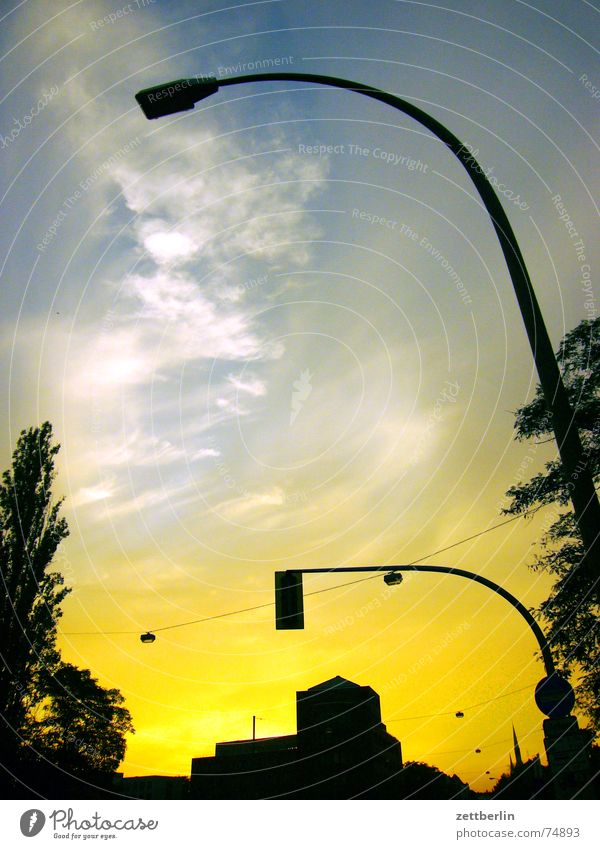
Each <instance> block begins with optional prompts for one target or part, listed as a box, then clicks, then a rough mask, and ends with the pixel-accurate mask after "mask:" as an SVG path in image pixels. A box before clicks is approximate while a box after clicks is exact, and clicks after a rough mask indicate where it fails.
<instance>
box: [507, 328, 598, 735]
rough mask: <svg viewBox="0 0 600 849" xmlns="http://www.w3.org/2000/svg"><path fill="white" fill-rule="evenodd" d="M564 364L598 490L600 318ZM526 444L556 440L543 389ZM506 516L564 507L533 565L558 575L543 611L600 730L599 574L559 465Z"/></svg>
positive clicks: (524, 487)
mask: <svg viewBox="0 0 600 849" xmlns="http://www.w3.org/2000/svg"><path fill="white" fill-rule="evenodd" d="M558 362H559V366H560V368H561V372H562V374H563V379H564V382H565V386H566V388H567V392H568V394H569V397H570V400H571V404H572V407H573V409H574V411H575V421H576V424H577V427H578V428H579V433H580V435H581V441H582V444H583V448H584V451H585V454H586V458H587V462H588V465H589V468H590V470H591V472H592V475H593V478H594V481H595V482H596V484H597V483H598V480H599V478H600V319H598V318H597V319H593V320H592V319H590V320H585V321H582V322H581V323H580V324H579V325H578V326H577V327H576V328H575V329H574V330H572V331H571V332H570V333H568V334H567V335H566V336H565V338H564V339H563V341H562V343H561V345H560V349H559V351H558ZM515 429H516V436H517V439H519V440H525V439H539V440H545V441H549V440H551V439H552V438H553V431H552V426H551V421H550V416H549V413H548V410H547V408H546V405H545V403H544V398H543V394H542V391H541V388H540V387H539V386H538V387H537V389H536V393H535V396H534V398H533V400H532V401H531V402H530V403H529V404H526V405H525V406H523V407H521V408H520V409H519V410H517V413H516V421H515ZM507 495H508V496H509V497H510V498H511V504H510V506H509V507H508V508H507V509H506V510H504V512H505V513H512V514H518V513H523V512H525V511H526V510H530V509H532V508H534V507H538V506H541V505H551V504H554V505H556V515H555V517H554V520H553V522H552V524H551V525H550V526H549V528H548V530H547V532H546V533H545V535H544V537H543V538H542V540H541V542H542V550H541V553H540V554H539V555H538V557H537V558H536V560H535V562H534V563H533V564H532V568H533V569H536V570H542V569H543V570H545V571H547V572H549V573H551V574H552V575H553V576H554V577H555V579H556V580H555V582H554V585H553V587H552V591H551V593H550V596H549V597H548V598H547V599H546V600H545V601H544V602H543V603H542V604H541V605H540V610H539V613H540V614H541V615H542V617H543V619H544V620H545V622H546V624H547V632H548V635H549V638H550V641H551V644H552V646H553V650H554V653H555V656H556V657H557V659H558V661H559V665H560V667H561V668H562V670H563V671H564V672H566V673H567V672H570V671H572V672H575V673H576V674H577V675H578V682H577V686H576V692H577V697H578V705H579V707H580V708H581V709H582V711H583V712H584V713H585V714H586V715H587V717H588V718H589V720H590V722H591V724H592V726H593V728H594V729H595V730H596V731H600V701H599V695H600V662H599V661H600V652H599V646H598V638H599V633H600V632H599V629H598V613H599V605H598V586H597V582H596V583H595V579H594V576H593V575H590V573H589V572H586V571H585V570H583V569H579V568H578V567H579V565H580V563H581V560H582V557H583V554H584V547H583V543H582V540H581V536H580V534H579V530H578V528H577V525H576V522H575V519H574V516H573V513H572V511H571V510H570V509H569V507H568V505H569V504H570V498H569V490H568V486H567V481H566V480H565V478H564V475H563V470H562V467H561V464H560V462H559V460H558V459H554V460H551V461H550V462H548V463H546V466H545V470H544V471H543V472H540V473H538V474H537V475H534V477H533V478H532V479H531V480H529V481H527V482H525V483H520V484H518V485H516V486H513V487H511V489H509V490H508V492H507Z"/></svg>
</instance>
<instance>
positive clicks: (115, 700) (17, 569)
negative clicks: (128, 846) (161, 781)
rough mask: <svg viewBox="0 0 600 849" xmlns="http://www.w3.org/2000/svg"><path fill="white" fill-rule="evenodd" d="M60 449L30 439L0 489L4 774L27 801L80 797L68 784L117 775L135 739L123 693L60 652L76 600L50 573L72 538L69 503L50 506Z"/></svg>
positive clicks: (0, 751) (42, 437) (45, 436)
mask: <svg viewBox="0 0 600 849" xmlns="http://www.w3.org/2000/svg"><path fill="white" fill-rule="evenodd" d="M59 448H60V446H59V445H54V444H53V443H52V425H51V424H50V423H49V422H44V424H43V425H41V427H39V428H29V430H24V431H22V432H21V434H20V436H19V439H18V441H17V446H16V448H15V451H14V453H13V462H12V469H11V470H9V471H6V472H5V473H4V474H3V476H2V483H1V484H0V576H1V579H2V590H3V591H2V594H1V597H0V767H3V770H4V775H3V781H2V783H3V784H4V785H5V786H6V787H7V789H8V792H9V793H13V792H16V793H17V795H18V796H19V798H21V797H22V795H23V787H29V788H31V789H35V790H36V792H40V793H42V794H46V793H49V794H50V795H54V796H55V797H56V795H57V794H58V795H60V792H61V790H63V791H64V789H65V787H68V790H69V792H68V793H67V794H66V795H68V796H73V795H75V792H77V791H76V790H74V788H73V786H72V785H69V783H68V779H67V777H68V776H74V777H77V778H86V779H87V780H89V779H97V777H98V776H99V775H100V774H104V775H107V774H109V773H111V772H112V771H114V769H115V767H116V766H117V765H118V763H119V762H120V761H121V760H122V758H123V755H124V753H125V733H126V732H132V731H133V727H132V725H131V716H130V714H129V711H128V710H127V709H126V708H124V707H123V706H122V705H123V697H122V695H121V693H120V692H119V691H118V690H114V689H108V690H107V689H104V688H103V687H101V686H100V684H98V682H97V681H96V680H95V679H94V678H92V676H91V673H90V672H89V670H85V669H79V668H77V667H76V666H72V665H71V664H68V663H63V662H62V660H61V657H60V652H59V651H58V649H57V647H56V636H57V623H58V620H59V618H60V616H61V615H62V612H61V603H62V601H63V600H64V599H65V597H66V596H67V594H68V593H69V592H70V590H69V589H68V588H67V587H65V586H64V579H63V576H62V575H61V574H60V573H59V572H57V571H53V570H51V568H50V566H51V563H52V559H53V557H54V555H55V553H56V550H57V548H58V546H59V545H60V543H61V542H62V540H63V539H65V537H67V536H68V533H69V531H68V528H67V523H66V520H65V519H64V518H62V517H61V516H60V515H59V514H60V507H61V504H62V499H61V500H58V501H57V502H56V503H54V504H53V499H52V484H53V482H54V479H55V476H56V472H55V468H54V462H55V457H56V454H57V453H58V450H59ZM51 765H54V767H58V768H59V770H60V771H59V772H57V771H56V770H55V769H53V768H52V767H51ZM15 778H16V779H17V782H15ZM61 782H62V786H61ZM63 795H65V794H64V793H63Z"/></svg>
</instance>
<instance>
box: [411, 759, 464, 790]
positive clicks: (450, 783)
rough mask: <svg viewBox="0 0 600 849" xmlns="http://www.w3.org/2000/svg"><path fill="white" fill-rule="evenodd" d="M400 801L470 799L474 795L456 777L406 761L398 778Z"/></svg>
mask: <svg viewBox="0 0 600 849" xmlns="http://www.w3.org/2000/svg"><path fill="white" fill-rule="evenodd" d="M398 779H399V780H398V798H400V799H457V798H462V799H470V798H474V796H475V794H474V793H473V791H472V790H471V789H470V787H469V785H468V784H465V783H464V781H461V780H460V778H459V777H458V775H447V774H446V773H445V772H442V770H441V769H438V768H437V766H430V765H429V764H426V763H422V762H421V761H407V762H406V763H405V764H404V768H403V769H402V772H401V773H400V774H399V776H398Z"/></svg>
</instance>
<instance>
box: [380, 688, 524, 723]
mask: <svg viewBox="0 0 600 849" xmlns="http://www.w3.org/2000/svg"><path fill="white" fill-rule="evenodd" d="M535 684H537V681H533V682H532V683H531V684H526V685H525V686H524V687H519V689H518V690H510V692H508V693H502V695H501V696H494V697H493V698H491V699H486V700H485V701H484V702H477V704H475V705H469V706H468V707H466V708H461V710H462V711H465V710H473V709H474V708H478V707H481V706H482V705H489V704H490V702H497V701H498V700H499V699H505V698H506V697H507V696H512V695H513V694H514V693H522V692H523V690H529V688H530V687H533V686H535ZM450 715H453V716H455V715H456V711H455V710H446V711H442V712H441V713H428V714H424V715H423V716H400V717H398V718H397V719H386V722H408V721H409V720H411V719H434V718H435V717H437V716H450Z"/></svg>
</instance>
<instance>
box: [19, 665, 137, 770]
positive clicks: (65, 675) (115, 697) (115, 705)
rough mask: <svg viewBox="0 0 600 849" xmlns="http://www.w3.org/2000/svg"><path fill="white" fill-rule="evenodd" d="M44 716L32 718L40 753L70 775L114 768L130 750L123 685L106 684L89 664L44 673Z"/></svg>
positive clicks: (31, 727)
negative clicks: (88, 667)
mask: <svg viewBox="0 0 600 849" xmlns="http://www.w3.org/2000/svg"><path fill="white" fill-rule="evenodd" d="M41 690H42V692H43V694H44V695H45V697H46V699H45V701H44V703H43V704H42V707H41V718H35V719H34V718H32V719H31V720H30V723H29V729H28V739H29V741H30V745H32V746H33V748H34V749H35V751H36V753H37V754H38V755H41V756H43V757H44V758H45V759H47V760H49V761H51V762H52V763H54V764H55V765H56V766H58V767H60V768H61V769H62V770H64V771H65V772H67V773H68V774H69V775H74V776H86V777H91V776H94V775H102V774H110V773H112V772H114V770H115V769H116V768H117V766H118V765H119V763H120V762H121V761H122V760H123V757H124V755H125V734H126V732H128V731H129V732H133V725H132V723H131V715H130V713H129V711H128V710H127V709H126V708H124V707H123V706H122V705H123V701H124V699H123V696H122V695H121V693H120V692H119V690H115V689H111V690H107V689H105V688H104V687H101V686H100V685H99V684H98V682H97V681H96V679H95V678H92V676H91V674H90V672H89V670H87V669H79V668H78V667H77V666H73V665H72V664H70V663H62V664H60V666H59V667H58V669H57V670H56V671H55V672H54V673H51V674H48V673H47V674H45V675H44V681H43V684H42V687H41Z"/></svg>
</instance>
